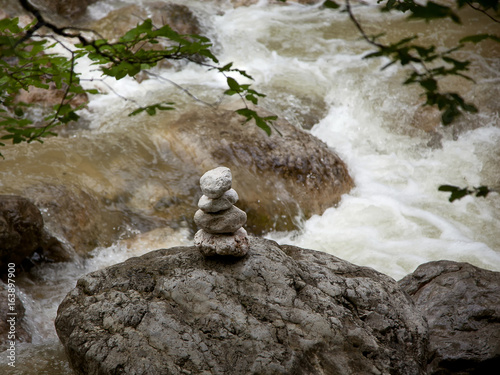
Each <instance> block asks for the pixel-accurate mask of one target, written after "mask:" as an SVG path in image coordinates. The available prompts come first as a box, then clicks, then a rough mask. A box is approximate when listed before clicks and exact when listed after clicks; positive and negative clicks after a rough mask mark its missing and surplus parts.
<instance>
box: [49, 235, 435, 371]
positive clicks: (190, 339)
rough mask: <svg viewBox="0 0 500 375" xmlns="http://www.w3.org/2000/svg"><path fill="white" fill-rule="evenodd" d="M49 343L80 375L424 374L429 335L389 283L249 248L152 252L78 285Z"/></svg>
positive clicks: (284, 251)
mask: <svg viewBox="0 0 500 375" xmlns="http://www.w3.org/2000/svg"><path fill="white" fill-rule="evenodd" d="M55 325H56V329H57V333H58V335H59V337H60V339H61V341H62V343H63V345H64V347H65V349H66V352H67V354H68V357H69V360H70V362H71V365H72V367H73V368H74V369H75V371H76V373H77V374H116V373H117V372H121V373H126V374H132V373H133V374H136V375H139V374H148V375H154V374H187V373H190V374H207V375H208V374H228V375H229V374H231V375H236V374H302V375H305V374H311V375H313V374H314V375H316V374H332V375H333V374H405V375H411V374H424V367H425V364H426V344H427V327H426V323H425V321H424V320H423V319H422V317H421V316H420V314H419V313H418V312H417V311H416V309H415V307H414V305H413V303H412V302H411V300H410V299H409V298H408V297H407V295H406V294H405V293H404V292H402V291H401V289H400V288H399V287H398V285H397V283H396V282H395V281H394V280H393V279H391V278H389V277H387V276H385V275H382V274H380V273H378V272H376V271H374V270H372V269H370V268H366V267H359V266H355V265H353V264H351V263H348V262H346V261H343V260H340V259H338V258H336V257H334V256H332V255H329V254H326V253H320V252H316V251H312V250H305V249H300V248H297V247H292V246H278V245H277V244H276V243H275V242H272V241H267V240H262V239H257V238H250V250H249V253H248V255H247V256H246V257H243V258H228V257H215V258H205V257H204V256H202V255H201V254H200V252H199V251H198V249H196V248H195V247H178V248H171V249H163V250H158V251H154V252H150V253H148V254H146V255H143V256H141V257H138V258H131V259H129V260H127V261H126V262H124V263H121V264H118V265H115V266H112V267H109V268H106V269H103V270H100V271H97V272H94V273H91V274H88V275H86V276H84V277H83V278H81V279H80V280H79V281H78V283H77V286H76V288H75V289H74V290H73V291H71V292H70V293H69V294H68V295H67V296H66V298H65V299H64V301H63V302H62V303H61V305H60V306H59V310H58V314H57V318H56V321H55Z"/></svg>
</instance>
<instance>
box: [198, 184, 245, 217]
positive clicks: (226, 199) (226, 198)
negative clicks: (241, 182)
mask: <svg viewBox="0 0 500 375" xmlns="http://www.w3.org/2000/svg"><path fill="white" fill-rule="evenodd" d="M236 202H238V193H237V192H236V190H234V189H229V190H228V191H226V192H225V193H224V194H223V195H222V197H220V198H215V199H212V198H209V197H207V196H206V195H202V196H201V198H200V200H199V201H198V207H199V208H200V210H202V211H204V212H218V211H223V210H227V209H228V208H231V206H232V205H233V204H235V203H236Z"/></svg>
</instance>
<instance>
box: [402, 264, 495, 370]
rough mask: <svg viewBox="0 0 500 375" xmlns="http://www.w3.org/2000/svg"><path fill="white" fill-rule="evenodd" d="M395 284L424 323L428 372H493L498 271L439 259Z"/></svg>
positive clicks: (422, 266)
mask: <svg viewBox="0 0 500 375" xmlns="http://www.w3.org/2000/svg"><path fill="white" fill-rule="evenodd" d="M399 284H400V286H401V287H402V288H403V289H404V290H406V291H407V292H408V293H409V294H410V295H411V297H412V299H413V300H414V301H415V304H416V305H417V307H418V308H419V309H420V310H421V311H422V313H423V315H424V317H425V318H426V319H427V321H428V323H429V358H430V360H431V361H430V363H429V368H428V373H429V375H433V374H435V375H437V374H440V375H446V374H457V375H466V374H478V375H479V374H481V375H494V374H498V371H499V369H500V272H493V271H488V270H484V269H481V268H478V267H475V266H472V265H470V264H468V263H457V262H451V261H445V260H442V261H437V262H430V263H426V264H424V265H421V266H420V267H418V268H417V269H416V270H415V272H413V273H412V274H410V275H408V276H406V277H405V278H404V279H403V280H401V281H400V283H399Z"/></svg>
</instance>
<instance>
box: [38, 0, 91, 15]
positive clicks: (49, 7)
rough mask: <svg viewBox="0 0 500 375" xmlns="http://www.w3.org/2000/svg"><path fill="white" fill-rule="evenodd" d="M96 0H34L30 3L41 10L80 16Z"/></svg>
mask: <svg viewBox="0 0 500 375" xmlns="http://www.w3.org/2000/svg"><path fill="white" fill-rule="evenodd" d="M97 1H98V0H34V1H32V3H33V5H35V6H36V7H37V8H38V9H40V10H41V11H43V12H46V13H49V14H50V13H56V14H57V15H59V16H64V17H70V18H76V17H78V16H81V15H82V14H83V13H84V12H85V10H87V7H88V6H89V5H91V4H93V3H95V2H97Z"/></svg>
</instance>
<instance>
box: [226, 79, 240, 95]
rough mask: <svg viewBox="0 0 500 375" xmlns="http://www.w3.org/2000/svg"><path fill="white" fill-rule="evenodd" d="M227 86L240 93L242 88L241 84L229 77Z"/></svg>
mask: <svg viewBox="0 0 500 375" xmlns="http://www.w3.org/2000/svg"><path fill="white" fill-rule="evenodd" d="M227 85H228V86H229V88H230V89H231V90H232V91H234V92H240V91H241V87H240V84H239V83H238V82H237V81H236V80H235V79H234V78H232V77H227Z"/></svg>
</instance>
